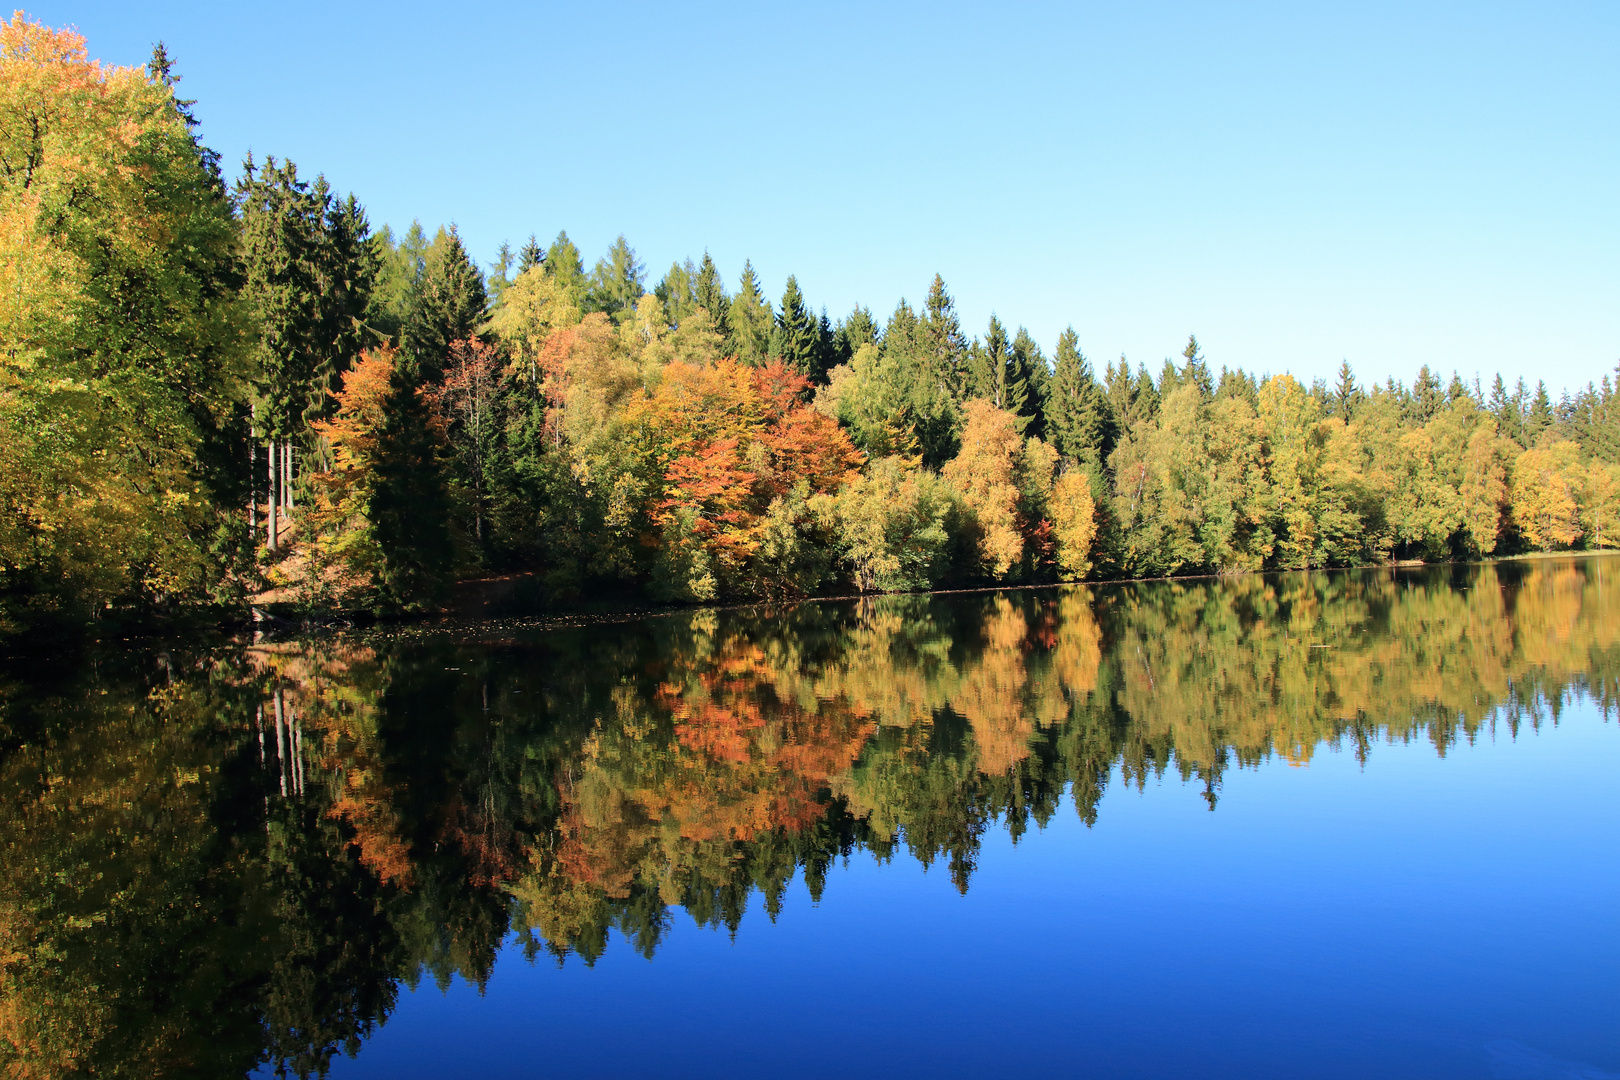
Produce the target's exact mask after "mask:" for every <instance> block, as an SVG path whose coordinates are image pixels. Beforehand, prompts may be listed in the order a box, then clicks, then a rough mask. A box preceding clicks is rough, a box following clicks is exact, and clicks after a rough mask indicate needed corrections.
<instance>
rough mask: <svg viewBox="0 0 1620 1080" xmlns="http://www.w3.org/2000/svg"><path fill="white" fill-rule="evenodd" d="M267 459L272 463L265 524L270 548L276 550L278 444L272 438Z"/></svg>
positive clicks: (266, 500)
mask: <svg viewBox="0 0 1620 1080" xmlns="http://www.w3.org/2000/svg"><path fill="white" fill-rule="evenodd" d="M265 460H266V461H268V462H269V463H270V469H269V480H270V492H269V496H268V497H267V498H266V499H265V502H266V504H267V506H268V509H267V511H266V514H265V524H266V526H267V530H266V531H267V534H268V536H269V540H268V541H267V542H268V543H269V545H270V550H271V551H274V550H276V444H275V441H274V440H271V442H270V452H269V453H267V454H266V455H265Z"/></svg>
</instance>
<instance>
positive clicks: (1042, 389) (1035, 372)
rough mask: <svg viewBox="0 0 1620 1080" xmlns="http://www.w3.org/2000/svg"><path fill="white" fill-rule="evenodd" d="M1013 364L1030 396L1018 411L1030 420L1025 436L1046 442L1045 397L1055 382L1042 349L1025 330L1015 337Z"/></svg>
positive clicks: (1020, 330)
mask: <svg viewBox="0 0 1620 1080" xmlns="http://www.w3.org/2000/svg"><path fill="white" fill-rule="evenodd" d="M1012 364H1013V367H1014V369H1015V370H1016V371H1017V373H1018V378H1019V379H1020V380H1021V381H1022V382H1023V383H1024V386H1025V387H1026V390H1027V392H1026V393H1025V395H1024V404H1023V406H1022V407H1021V408H1020V409H1019V410H1018V411H1019V412H1020V413H1021V415H1024V416H1026V417H1028V418H1029V425H1028V427H1027V428H1025V431H1024V434H1025V435H1030V436H1033V437H1035V438H1038V439H1045V438H1046V396H1047V390H1048V387H1049V385H1050V383H1051V380H1052V369H1051V367H1049V366H1048V365H1047V363H1046V357H1045V355H1043V354H1042V352H1041V347H1040V346H1039V345H1038V344H1036V342H1035V339H1034V338H1033V337H1031V336H1030V333H1029V331H1028V330H1026V329H1024V328H1023V327H1022V326H1020V327H1019V328H1018V333H1016V334H1014V335H1013V343H1012Z"/></svg>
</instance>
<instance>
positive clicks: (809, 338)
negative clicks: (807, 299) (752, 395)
mask: <svg viewBox="0 0 1620 1080" xmlns="http://www.w3.org/2000/svg"><path fill="white" fill-rule="evenodd" d="M819 339H820V335H819V334H818V333H817V326H816V320H815V316H813V315H811V314H810V309H809V308H807V307H806V306H805V303H804V294H803V293H802V292H800V291H799V281H798V279H797V278H795V277H794V276H793V275H792V274H789V275H788V279H787V288H785V289H783V290H782V307H781V310H779V311H778V312H777V313H776V328H775V331H774V333H773V334H772V336H771V349H770V353H771V356H772V357H773V358H780V359H781V360H783V361H785V362H786V363H787V365H788V366H789V367H791V368H793V369H794V370H795V371H797V372H798V373H799V374H801V375H804V376H806V377H808V378H810V379H813V380H815V381H818V382H819V381H821V377H822V375H823V374H824V373H823V372H822V371H821V370H820V360H821V358H820V357H819V356H818V355H817V353H818V352H819V351H820V349H819V345H820V340H819Z"/></svg>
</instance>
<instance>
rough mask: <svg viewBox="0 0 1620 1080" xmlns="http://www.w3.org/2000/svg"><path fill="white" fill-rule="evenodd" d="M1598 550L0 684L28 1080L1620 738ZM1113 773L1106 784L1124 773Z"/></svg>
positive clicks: (319, 1039)
mask: <svg viewBox="0 0 1620 1080" xmlns="http://www.w3.org/2000/svg"><path fill="white" fill-rule="evenodd" d="M1606 573H1612V567H1609V566H1608V564H1606V563H1605V562H1604V561H1602V560H1559V561H1545V562H1536V563H1528V564H1504V565H1500V566H1493V567H1483V568H1455V569H1453V568H1446V569H1440V570H1428V571H1410V572H1406V571H1402V572H1390V571H1380V572H1367V573H1359V574H1334V575H1292V576H1282V577H1270V578H1259V577H1250V578H1239V579H1233V580H1229V581H1197V582H1186V583H1152V584H1143V585H1133V586H1120V587H1108V588H1102V589H1097V590H1090V589H1084V588H1074V589H1066V590H1031V591H1022V592H1009V593H995V594H969V595H961V596H954V597H885V598H881V599H875V600H865V601H860V602H854V603H848V604H820V605H806V606H802V607H798V608H794V609H791V610H789V611H787V612H786V613H775V614H772V613H766V612H759V611H744V612H726V613H714V612H698V613H693V614H683V615H680V616H675V617H668V618H660V619H655V620H651V621H648V622H645V623H636V624H628V625H622V626H610V627H604V628H597V629H590V630H569V631H553V632H549V633H544V634H540V633H527V634H524V633H517V632H513V633H511V634H509V635H508V636H506V637H495V636H490V637H488V638H487V639H486V640H480V641H478V642H475V643H469V642H467V641H465V640H451V639H448V638H442V639H441V638H434V637H431V636H430V637H428V638H427V639H425V640H422V639H411V640H396V641H389V640H386V639H372V640H369V641H359V640H344V639H341V638H328V639H322V640H317V641H306V642H282V643H267V644H261V645H258V646H255V647H252V648H245V649H240V650H234V651H214V652H209V653H206V654H202V653H199V654H195V655H189V654H186V653H184V652H181V651H171V652H166V653H156V654H154V653H127V654H118V655H101V656H98V657H96V658H95V659H94V661H93V663H91V664H89V665H87V666H76V667H75V668H74V670H72V671H71V672H66V673H64V672H56V673H52V672H50V671H40V670H35V671H31V672H28V673H27V674H26V676H25V675H24V674H22V673H19V672H16V671H13V672H11V673H10V674H9V676H8V678H7V680H6V681H5V682H4V683H3V684H0V709H3V723H4V730H3V736H4V738H5V740H6V750H5V755H4V758H3V761H0V789H3V794H0V845H3V847H0V851H3V856H0V857H3V859H4V864H3V866H0V1055H3V1056H4V1058H5V1065H6V1069H7V1071H8V1074H9V1075H15V1076H19V1077H33V1076H41V1077H44V1076H61V1075H67V1074H71V1073H73V1072H76V1071H77V1072H86V1073H90V1072H93V1073H95V1074H97V1075H108V1076H123V1075H132V1076H134V1075H138V1076H150V1075H173V1076H187V1075H194V1076H220V1075H229V1074H233V1073H236V1074H240V1073H243V1072H246V1071H251V1070H252V1069H253V1068H255V1067H256V1066H257V1065H259V1064H260V1063H262V1062H269V1063H271V1065H272V1066H273V1067H274V1068H275V1069H276V1070H277V1071H279V1072H283V1073H286V1074H296V1075H309V1074H318V1073H321V1072H324V1071H325V1069H326V1067H327V1065H328V1063H329V1061H330V1060H331V1057H332V1055H333V1054H335V1053H338V1052H341V1051H345V1050H347V1051H349V1052H354V1051H356V1050H358V1048H359V1046H360V1044H361V1041H362V1040H363V1039H364V1038H365V1037H366V1036H367V1035H368V1034H369V1033H370V1032H371V1031H372V1030H373V1028H374V1026H375V1025H376V1024H378V1023H380V1022H381V1021H382V1020H383V1019H385V1018H386V1017H387V1016H388V1014H389V1012H390V1011H391V1009H392V1008H393V1006H394V1004H395V1002H396V998H397V993H398V987H399V985H400V984H401V983H405V984H408V985H415V984H416V982H417V980H419V979H421V978H423V977H427V978H431V979H432V980H434V981H436V982H437V983H439V984H441V985H445V984H447V983H448V981H449V980H450V978H451V977H452V975H454V974H460V975H461V976H462V977H464V978H465V979H467V980H468V981H470V982H472V983H474V984H478V985H482V984H483V983H484V982H485V981H486V980H487V979H488V978H489V976H490V973H491V971H492V968H493V965H494V962H495V957H496V953H497V950H498V949H499V947H500V946H501V943H502V942H503V941H504V940H506V939H507V938H508V937H509V936H510V935H514V934H515V935H516V936H517V938H518V939H519V940H520V941H521V942H522V943H523V946H524V948H525V949H526V950H527V951H528V953H529V954H530V955H531V957H532V956H536V955H538V954H540V953H542V952H545V953H549V954H550V955H551V956H553V957H555V958H557V959H558V960H559V961H560V960H562V959H564V958H566V957H569V956H575V957H578V958H579V959H581V960H583V961H584V962H585V963H591V962H593V961H594V960H595V959H596V958H597V957H599V956H601V955H602V953H603V951H604V950H605V949H606V948H607V947H608V940H609V934H610V930H614V929H616V930H618V931H619V932H620V934H621V935H622V936H623V938H624V939H625V940H626V941H628V942H629V943H631V945H632V946H633V947H634V948H636V949H638V950H639V951H640V952H642V953H643V954H644V955H646V956H648V957H651V956H653V955H654V953H655V952H656V951H657V949H658V946H659V944H660V942H661V940H663V938H664V936H665V934H666V933H667V932H668V930H669V928H670V926H671V924H672V912H673V911H674V910H675V909H677V908H680V909H683V910H684V911H685V912H686V913H687V914H689V915H690V916H691V917H692V918H694V919H696V920H698V921H699V922H701V923H705V924H708V925H712V926H715V927H725V928H726V929H727V930H729V931H730V932H732V933H736V932H737V931H738V928H739V925H740V923H741V920H742V917H743V913H744V911H745V910H746V909H747V908H748V906H749V903H750V899H751V897H752V896H753V894H754V893H755V892H756V891H757V892H758V893H759V894H760V896H761V897H762V898H763V906H764V908H765V910H766V911H767V912H768V913H770V914H771V915H772V916H773V917H774V915H775V914H776V913H777V912H778V911H779V910H780V906H781V903H782V897H783V894H784V892H785V890H786V889H787V887H788V885H789V883H790V882H791V881H792V880H793V879H794V878H795V877H796V876H799V875H802V876H803V878H804V880H805V882H806V883H807V885H808V887H809V890H810V893H811V895H812V896H813V897H819V896H820V894H821V891H822V889H823V888H824V886H825V880H826V874H827V870H828V868H829V866H830V865H831V863H832V861H833V860H834V859H836V858H838V857H840V856H844V855H848V854H851V853H852V852H855V851H863V852H868V853H870V854H871V855H872V856H875V857H876V858H878V859H883V860H887V859H893V858H897V857H905V858H909V859H916V860H918V861H920V862H922V863H924V864H934V863H941V864H943V865H944V866H945V867H947V868H948V874H949V877H950V880H951V882H952V883H953V884H954V886H955V887H956V888H957V889H959V890H962V891H964V892H966V891H967V890H968V889H969V888H970V886H971V883H972V879H973V874H974V870H975V858H976V854H977V852H978V849H979V846H980V840H981V837H982V836H983V834H984V833H985V830H987V829H989V828H992V827H996V828H1005V829H1007V830H1009V831H1010V832H1011V833H1012V834H1013V836H1015V837H1017V836H1019V835H1021V834H1022V833H1023V832H1024V831H1025V830H1027V829H1028V827H1029V825H1030V824H1031V823H1032V822H1033V823H1035V824H1036V825H1040V824H1043V823H1044V822H1046V821H1047V820H1048V819H1049V818H1050V817H1051V816H1052V815H1053V814H1055V813H1058V812H1059V810H1060V801H1061V800H1062V798H1063V797H1064V796H1067V797H1068V799H1069V800H1070V805H1071V806H1072V808H1073V810H1074V811H1076V812H1078V813H1079V815H1080V816H1081V817H1082V818H1083V819H1084V820H1085V821H1087V822H1088V823H1090V822H1091V821H1093V820H1094V819H1095V816H1096V813H1097V806H1098V801H1099V799H1100V797H1101V795H1102V793H1103V791H1104V789H1105V787H1106V786H1107V785H1108V784H1109V783H1110V782H1111V780H1113V778H1116V777H1122V778H1123V782H1125V783H1131V784H1138V785H1140V784H1144V783H1146V782H1148V781H1149V780H1150V779H1153V778H1157V777H1160V776H1164V775H1166V774H1169V775H1173V776H1179V777H1180V778H1181V779H1183V780H1185V781H1187V782H1189V783H1193V784H1196V785H1197V786H1198V787H1199V788H1200V789H1201V790H1202V792H1203V793H1204V796H1205V798H1206V799H1207V800H1208V805H1209V807H1210V809H1212V810H1213V809H1215V808H1216V807H1217V804H1218V801H1219V794H1220V788H1221V782H1222V777H1223V775H1224V774H1225V773H1226V771H1227V770H1228V769H1231V768H1233V767H1241V766H1243V765H1250V764H1255V763H1258V762H1260V761H1261V760H1263V759H1265V758H1266V757H1268V756H1270V755H1281V756H1282V757H1283V758H1285V759H1287V760H1288V761H1289V762H1292V763H1295V764H1300V765H1304V764H1306V763H1308V762H1309V761H1310V759H1311V757H1312V755H1313V754H1315V753H1317V752H1319V751H1320V750H1321V749H1322V748H1323V747H1324V746H1341V747H1347V748H1348V749H1350V750H1352V751H1353V752H1354V753H1355V754H1356V755H1358V756H1360V757H1362V758H1365V756H1366V755H1368V754H1369V753H1375V752H1376V746H1377V744H1378V743H1379V742H1380V741H1381V740H1383V739H1398V740H1415V739H1427V740H1429V741H1430V742H1431V743H1432V744H1433V745H1434V747H1435V748H1436V750H1437V751H1438V752H1439V753H1441V754H1444V753H1446V751H1447V749H1448V748H1449V747H1450V746H1452V745H1453V744H1454V743H1455V742H1456V741H1457V740H1459V739H1471V738H1473V737H1474V736H1475V735H1476V734H1477V733H1478V732H1479V731H1481V729H1482V728H1491V729H1495V730H1498V731H1499V732H1501V733H1503V734H1507V735H1511V734H1514V733H1516V732H1517V730H1518V728H1519V726H1520V725H1521V724H1526V723H1528V724H1539V723H1541V722H1542V721H1543V720H1544V719H1546V718H1554V719H1556V717H1557V715H1558V712H1559V710H1560V708H1561V707H1563V706H1564V705H1565V704H1566V703H1568V702H1569V701H1570V700H1571V699H1572V698H1574V697H1576V696H1589V697H1591V698H1593V699H1595V700H1596V701H1598V702H1599V703H1600V704H1601V706H1602V708H1603V709H1604V710H1605V711H1607V710H1608V709H1609V707H1610V704H1611V703H1612V702H1613V701H1614V694H1615V690H1616V681H1615V680H1616V677H1617V675H1620V652H1617V646H1620V599H1617V598H1616V595H1615V590H1614V589H1613V587H1612V586H1611V585H1610V584H1608V583H1606V581H1605V574H1606ZM1114 782H1118V781H1114Z"/></svg>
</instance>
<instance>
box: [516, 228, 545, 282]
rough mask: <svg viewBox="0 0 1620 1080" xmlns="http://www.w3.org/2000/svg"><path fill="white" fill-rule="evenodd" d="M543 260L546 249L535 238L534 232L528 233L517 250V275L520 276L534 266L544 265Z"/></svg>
mask: <svg viewBox="0 0 1620 1080" xmlns="http://www.w3.org/2000/svg"><path fill="white" fill-rule="evenodd" d="M545 261H546V249H545V248H543V247H541V246H540V241H538V240H536V239H535V236H534V233H530V234H529V238H528V239H527V240H525V241H524V242H523V247H522V248H521V249H519V251H518V258H517V276H518V277H522V276H523V275H524V274H526V273H528V272H529V271H530V270H533V269H534V268H535V267H537V266H541V265H544V263H545Z"/></svg>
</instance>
